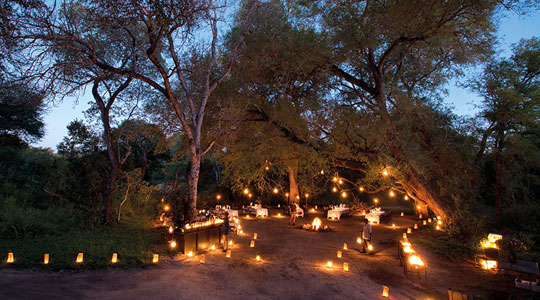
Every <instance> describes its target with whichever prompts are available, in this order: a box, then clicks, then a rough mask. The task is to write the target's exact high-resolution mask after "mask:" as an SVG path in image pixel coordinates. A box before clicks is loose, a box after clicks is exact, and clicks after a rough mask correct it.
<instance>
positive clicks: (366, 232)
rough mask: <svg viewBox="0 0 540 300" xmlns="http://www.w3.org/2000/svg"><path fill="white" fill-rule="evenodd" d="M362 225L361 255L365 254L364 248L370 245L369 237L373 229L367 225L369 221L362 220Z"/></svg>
mask: <svg viewBox="0 0 540 300" xmlns="http://www.w3.org/2000/svg"><path fill="white" fill-rule="evenodd" d="M364 223H365V224H364V226H363V227H362V253H366V248H367V247H368V245H369V244H370V243H371V235H372V234H373V227H371V224H369V220H368V219H364Z"/></svg>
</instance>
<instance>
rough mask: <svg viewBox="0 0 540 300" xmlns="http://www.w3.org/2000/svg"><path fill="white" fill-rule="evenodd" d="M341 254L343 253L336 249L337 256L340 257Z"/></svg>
mask: <svg viewBox="0 0 540 300" xmlns="http://www.w3.org/2000/svg"><path fill="white" fill-rule="evenodd" d="M342 255H343V253H342V252H341V251H339V250H338V252H337V257H338V258H341V256H342Z"/></svg>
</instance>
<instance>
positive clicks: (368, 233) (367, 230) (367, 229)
mask: <svg viewBox="0 0 540 300" xmlns="http://www.w3.org/2000/svg"><path fill="white" fill-rule="evenodd" d="M289 214H290V215H291V217H290V219H289V224H288V225H291V223H292V225H296V224H295V221H296V203H295V202H291V204H290V205H289ZM223 225H224V226H225V229H224V230H223V251H227V250H228V249H229V231H230V223H229V213H228V212H226V213H225V219H224V222H223ZM360 235H361V236H362V253H366V249H368V246H369V245H370V244H371V237H372V235H373V227H371V224H369V220H368V219H364V226H363V227H362V231H361V232H360Z"/></svg>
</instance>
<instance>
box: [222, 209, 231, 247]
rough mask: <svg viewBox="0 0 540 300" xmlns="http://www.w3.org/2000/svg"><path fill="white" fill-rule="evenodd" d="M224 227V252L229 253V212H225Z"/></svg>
mask: <svg viewBox="0 0 540 300" xmlns="http://www.w3.org/2000/svg"><path fill="white" fill-rule="evenodd" d="M223 221H224V222H223V225H224V226H225V228H224V230H223V251H224V252H225V251H227V250H228V249H229V230H230V228H231V225H230V224H229V212H228V211H227V212H225V219H224V220H223Z"/></svg>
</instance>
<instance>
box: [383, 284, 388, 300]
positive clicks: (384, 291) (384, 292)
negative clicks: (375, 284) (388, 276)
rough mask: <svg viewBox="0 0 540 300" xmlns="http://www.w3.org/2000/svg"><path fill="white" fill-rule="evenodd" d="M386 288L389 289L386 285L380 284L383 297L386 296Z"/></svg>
mask: <svg viewBox="0 0 540 300" xmlns="http://www.w3.org/2000/svg"><path fill="white" fill-rule="evenodd" d="M388 290H389V289H388V287H387V286H386V285H383V286H382V296H383V297H384V298H388Z"/></svg>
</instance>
